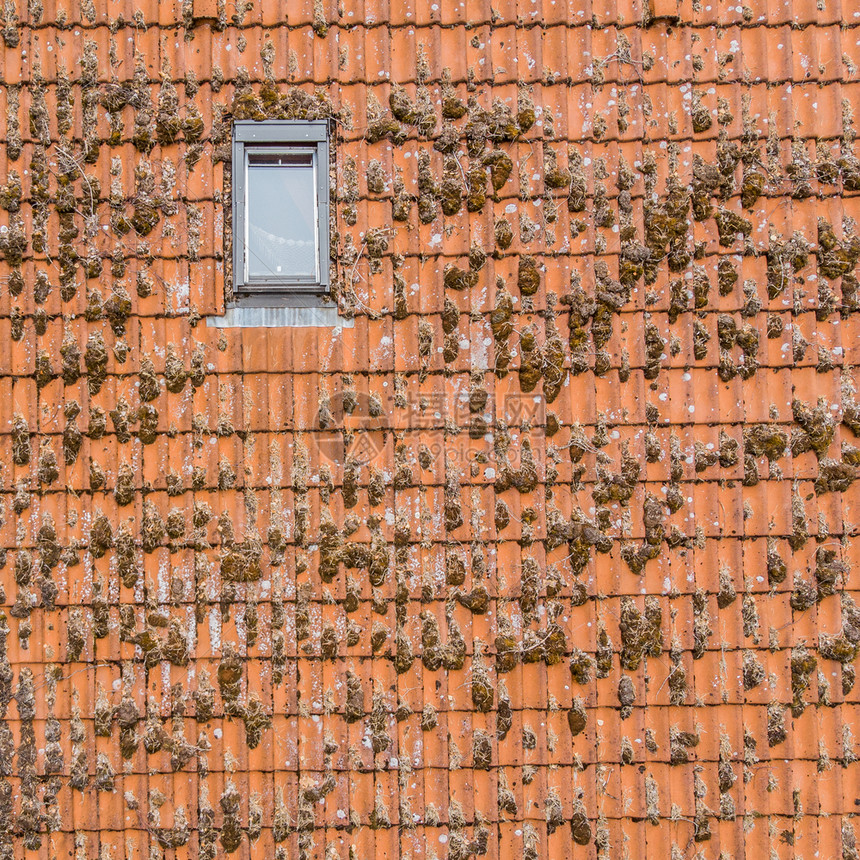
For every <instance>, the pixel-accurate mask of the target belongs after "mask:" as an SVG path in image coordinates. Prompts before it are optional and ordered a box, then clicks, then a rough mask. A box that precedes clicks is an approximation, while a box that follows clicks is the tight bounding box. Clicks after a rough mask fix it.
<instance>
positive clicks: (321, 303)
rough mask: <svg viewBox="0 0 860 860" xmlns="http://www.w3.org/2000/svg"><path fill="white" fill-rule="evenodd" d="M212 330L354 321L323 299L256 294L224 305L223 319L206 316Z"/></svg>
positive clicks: (348, 324)
mask: <svg viewBox="0 0 860 860" xmlns="http://www.w3.org/2000/svg"><path fill="white" fill-rule="evenodd" d="M206 325H207V326H210V327H211V328H284V327H293V328H301V327H311V328H352V327H353V325H354V322H353V320H351V319H346V318H344V317H342V316H341V315H340V314H339V313H338V308H337V305H336V304H335V303H334V302H333V301H331V300H330V299H327V298H326V297H325V296H321V295H319V294H317V295H308V294H306V295H301V294H296V293H293V294H292V295H280V296H273V295H256V296H243V297H241V298H239V299H237V300H236V301H232V302H227V308H226V311H225V313H224V314H223V316H210V317H206Z"/></svg>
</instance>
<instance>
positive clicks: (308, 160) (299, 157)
mask: <svg viewBox="0 0 860 860" xmlns="http://www.w3.org/2000/svg"><path fill="white" fill-rule="evenodd" d="M246 193H247V199H248V240H247V248H246V258H247V261H246V265H247V269H248V278H249V279H250V280H254V279H259V278H267V279H277V278H296V277H299V278H307V279H308V280H312V281H313V280H316V278H317V249H316V218H317V207H316V190H315V179H314V167H313V156H312V155H311V154H310V153H303V152H294V153H291V152H278V151H273V152H251V153H248V185H247V192H246Z"/></svg>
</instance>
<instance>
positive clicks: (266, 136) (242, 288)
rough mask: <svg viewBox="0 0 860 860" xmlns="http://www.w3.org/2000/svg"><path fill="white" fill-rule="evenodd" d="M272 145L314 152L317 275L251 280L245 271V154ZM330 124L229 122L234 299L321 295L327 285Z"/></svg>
mask: <svg viewBox="0 0 860 860" xmlns="http://www.w3.org/2000/svg"><path fill="white" fill-rule="evenodd" d="M268 147H271V148H272V149H280V150H288V149H290V148H293V147H295V148H296V149H300V150H308V149H312V150H313V151H314V170H315V175H316V195H317V200H316V208H317V211H316V225H317V229H316V238H317V275H318V276H317V278H316V279H314V280H309V279H308V278H307V277H296V276H293V277H290V276H285V277H284V278H278V279H274V278H266V279H260V278H254V279H253V280H251V279H250V278H247V277H246V274H245V248H246V243H247V217H246V212H247V207H248V183H247V174H246V171H247V153H248V152H249V151H251V150H259V149H265V148H268ZM329 206H330V203H329V122H328V120H281V119H279V120H264V121H261V122H258V121H255V120H238V121H236V122H234V123H233V295H234V296H235V297H236V298H237V299H242V298H245V297H247V298H252V297H254V298H259V297H270V298H275V299H276V298H278V297H283V296H290V295H314V294H316V295H320V294H325V293H327V292H328V288H329V265H330V252H329Z"/></svg>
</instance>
